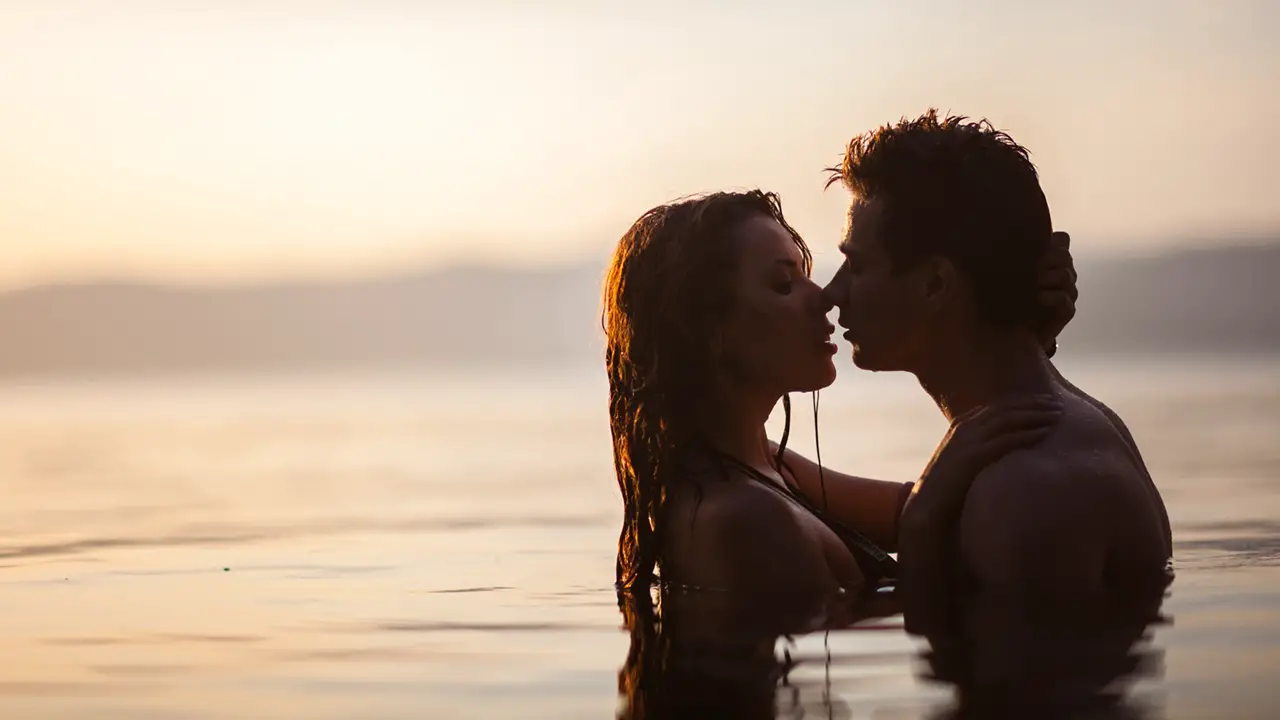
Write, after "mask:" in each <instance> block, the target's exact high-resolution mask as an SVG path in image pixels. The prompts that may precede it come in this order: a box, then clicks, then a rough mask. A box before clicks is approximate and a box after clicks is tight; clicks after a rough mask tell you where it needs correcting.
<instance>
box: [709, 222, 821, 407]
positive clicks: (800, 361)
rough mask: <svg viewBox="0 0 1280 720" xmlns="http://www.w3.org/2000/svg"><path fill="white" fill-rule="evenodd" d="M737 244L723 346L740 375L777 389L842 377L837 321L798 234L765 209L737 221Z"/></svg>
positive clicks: (745, 382) (742, 382)
mask: <svg viewBox="0 0 1280 720" xmlns="http://www.w3.org/2000/svg"><path fill="white" fill-rule="evenodd" d="M734 248H735V251H736V267H735V268H734V277H733V278H732V279H731V281H730V288H731V289H732V292H733V293H734V298H733V302H732V305H731V310H730V312H729V317H728V318H727V320H726V322H725V324H724V327H723V328H722V331H721V336H720V346H719V350H720V356H721V359H722V362H723V363H724V365H725V367H726V370H727V371H728V373H729V375H730V377H731V378H732V380H733V382H734V383H735V384H736V385H739V386H748V387H752V388H760V389H761V390H762V391H764V392H769V393H777V394H782V393H785V392H810V391H813V390H818V389H821V388H824V387H826V386H828V385H830V384H831V383H832V382H834V381H835V379H836V368H835V364H834V363H833V362H832V356H833V355H834V354H835V352H836V346H835V345H834V344H832V342H831V333H832V332H833V331H834V330H835V328H834V327H833V326H832V325H831V323H830V322H828V321H827V317H826V311H827V309H828V306H827V305H826V304H825V301H824V299H823V297H822V289H821V288H820V287H818V285H817V284H815V283H814V282H813V281H812V280H810V279H809V278H808V277H806V276H805V273H804V265H803V262H804V259H803V256H802V255H801V253H800V248H798V247H796V244H795V241H794V240H792V238H791V235H790V234H789V233H788V232H787V230H786V229H785V228H783V227H782V225H780V224H778V222H777V221H775V220H774V219H773V218H771V217H768V216H766V215H759V216H756V217H753V218H751V219H748V220H746V221H744V222H743V223H741V224H740V225H738V226H737V228H735V230H734Z"/></svg>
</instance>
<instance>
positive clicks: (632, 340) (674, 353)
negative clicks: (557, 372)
mask: <svg viewBox="0 0 1280 720" xmlns="http://www.w3.org/2000/svg"><path fill="white" fill-rule="evenodd" d="M758 216H764V217H768V218H772V219H774V220H776V221H777V222H778V223H779V224H780V225H781V226H782V227H783V228H785V229H786V231H787V232H788V233H789V234H790V235H791V237H792V239H793V240H794V242H795V244H796V247H798V248H799V249H800V252H801V255H802V256H803V263H804V268H803V269H804V272H805V274H806V275H807V274H808V273H809V272H810V271H811V270H812V265H813V261H812V256H811V255H810V253H809V248H808V247H807V246H806V245H805V243H804V240H802V239H801V238H800V235H799V234H798V233H796V232H795V230H793V229H792V228H791V226H790V225H789V224H787V222H786V220H785V219H784V218H783V215H782V203H781V201H780V200H779V199H778V197H777V195H775V194H773V193H767V192H763V191H760V190H750V191H745V192H717V193H711V194H707V195H699V196H695V197H691V198H686V199H683V200H680V201H677V202H674V203H671V204H667V205H660V206H658V207H655V208H653V209H652V210H650V211H648V212H646V213H645V214H644V215H642V216H641V217H640V219H638V220H636V222H635V224H633V225H632V226H631V228H630V229H629V230H628V231H627V232H626V234H625V235H623V236H622V239H621V240H619V242H618V246H617V249H616V250H615V251H614V254H613V260H612V262H611V263H610V266H609V271H608V273H607V275H606V278H605V283H604V309H603V313H602V324H603V326H604V332H605V340H606V346H605V367H606V369H607V371H608V375H609V423H610V430H611V432H612V435H613V462H614V470H615V472H616V473H617V477H618V489H619V490H620V491H621V493H622V500H623V505H624V508H623V518H622V531H621V533H620V535H619V538H618V561H617V583H618V586H619V587H620V588H632V587H648V586H649V585H650V584H652V582H653V580H654V570H655V566H660V564H661V563H660V557H659V556H660V554H661V542H662V527H663V514H664V507H665V504H666V499H667V496H668V493H669V491H670V490H671V489H672V487H673V485H674V484H675V483H677V482H680V478H681V468H682V466H683V465H684V464H685V463H686V462H687V461H688V460H689V459H691V457H692V453H693V452H696V450H697V440H698V438H697V428H696V420H695V417H696V416H695V409H696V408H697V407H698V406H699V405H700V404H702V403H703V402H704V401H705V400H706V399H707V398H706V393H707V392H708V389H709V388H710V387H711V386H712V385H713V380H714V378H715V376H716V374H717V373H719V372H721V371H722V365H721V363H720V357H719V354H718V351H717V343H718V340H717V338H718V336H719V332H720V328H721V327H722V325H723V323H724V321H725V319H726V318H727V317H728V314H729V311H730V310H731V309H732V306H733V293H734V291H733V286H732V278H733V274H734V270H735V269H736V262H735V260H736V257H737V254H738V250H737V248H736V247H735V237H734V230H735V229H736V228H737V227H738V226H739V225H741V223H742V222H744V221H746V220H748V219H751V218H753V217H758Z"/></svg>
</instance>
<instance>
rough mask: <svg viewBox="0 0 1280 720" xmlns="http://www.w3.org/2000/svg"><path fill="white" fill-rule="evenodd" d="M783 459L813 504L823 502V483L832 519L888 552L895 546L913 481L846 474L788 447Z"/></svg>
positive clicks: (893, 550) (801, 490)
mask: <svg viewBox="0 0 1280 720" xmlns="http://www.w3.org/2000/svg"><path fill="white" fill-rule="evenodd" d="M769 446H770V451H771V452H773V453H776V452H777V451H778V446H777V443H773V442H770V443H769ZM783 461H784V462H785V463H786V466H787V468H788V469H790V470H791V473H792V475H793V476H794V477H795V481H796V485H798V486H799V487H800V492H802V493H804V495H805V497H807V498H808V499H809V501H810V502H812V503H813V504H814V505H815V506H817V507H819V508H821V507H824V505H823V502H824V501H823V486H824V485H825V486H826V499H825V502H826V505H825V507H826V508H827V509H828V511H829V512H830V513H831V516H832V517H834V518H835V519H837V520H839V521H840V522H843V523H845V524H847V525H849V526H851V527H852V528H854V529H855V530H857V531H858V532H860V533H862V534H863V535H866V536H867V538H868V539H869V540H871V541H872V542H874V543H875V544H877V545H879V546H880V547H881V548H883V549H884V550H885V551H887V552H895V551H896V550H897V549H898V518H899V517H900V516H901V514H902V507H903V505H904V504H905V503H906V500H907V493H908V492H909V491H910V487H911V486H912V485H914V483H901V482H893V481H890V480H872V479H870V478H864V477H858V476H856V475H846V474H845V473H842V472H838V471H836V470H832V469H831V468H829V467H823V468H822V469H821V475H819V469H818V464H817V463H815V462H813V461H812V460H809V459H808V458H806V457H804V456H803V455H801V454H799V453H797V452H794V451H792V450H790V449H788V450H787V451H786V453H785V454H784V455H783Z"/></svg>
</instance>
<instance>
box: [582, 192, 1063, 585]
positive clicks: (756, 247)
mask: <svg viewBox="0 0 1280 720" xmlns="http://www.w3.org/2000/svg"><path fill="white" fill-rule="evenodd" d="M1059 264H1060V265H1062V263H1059ZM1064 268H1065V271H1066V272H1065V274H1064V273H1062V272H1061V271H1062V270H1063V269H1064ZM811 269H812V258H811V256H810V253H809V250H808V248H807V247H806V246H805V243H804V241H803V240H802V239H801V238H800V236H799V235H798V234H797V233H796V232H795V231H794V230H793V229H792V228H791V227H790V225H788V224H787V222H786V220H785V218H784V217H783V215H782V209H781V205H780V203H779V201H778V198H777V197H776V196H775V195H773V194H770V193H764V192H761V191H751V192H734V193H729V192H725V193H714V194H710V195H705V196H700V197H695V198H692V199H687V200H684V201H681V202H677V203H674V204H670V205H663V206H660V207H657V208H654V209H652V210H650V211H649V212H647V213H645V214H644V215H643V216H642V217H641V218H640V219H639V220H637V221H636V222H635V224H634V225H633V226H632V227H631V229H630V230H628V232H627V233H626V234H625V235H624V236H623V237H622V239H621V240H620V241H619V243H618V247H617V249H616V251H615V254H614V257H613V262H612V264H611V266H610V269H609V272H608V275H607V278H606V281H605V289H604V312H603V324H604V329H605V333H606V337H607V348H606V366H607V370H608V375H609V386H610V389H609V414H610V423H611V430H612V435H613V443H614V448H613V449H614V464H615V470H616V473H617V477H618V483H619V488H620V489H621V492H622V496H623V500H624V505H625V509H624V517H623V526H622V532H621V535H620V538H619V543H618V559H617V582H618V585H619V587H620V588H648V587H649V586H650V584H651V582H652V581H653V580H654V579H655V570H656V571H658V573H659V574H660V576H661V579H662V580H663V582H664V584H672V583H675V584H678V585H680V586H686V587H714V588H730V589H734V590H740V591H757V592H763V593H770V594H780V593H785V594H787V595H789V596H793V597H804V598H821V597H825V596H828V595H829V594H830V593H833V592H837V591H840V590H844V591H850V592H855V593H856V592H858V591H860V590H863V589H864V588H871V587H874V586H875V585H877V584H880V583H882V582H883V581H885V580H887V579H891V578H892V577H893V576H894V575H895V571H896V565H895V562H894V560H893V559H892V558H891V557H889V556H888V555H887V554H886V551H892V550H893V549H894V548H895V547H896V545H897V534H898V528H899V518H900V517H901V515H902V513H903V510H904V507H905V506H906V504H907V498H908V496H909V495H910V494H911V489H912V488H913V487H917V488H918V490H917V492H916V494H915V499H913V500H912V502H911V505H912V507H913V508H915V509H913V510H912V512H913V513H917V514H918V513H924V512H928V513H936V516H937V517H945V516H947V515H948V514H954V512H956V511H958V503H959V502H960V500H962V498H963V492H964V490H965V487H966V485H967V483H968V482H969V481H970V480H971V478H972V476H973V474H974V473H975V472H976V470H977V469H978V468H980V467H982V466H983V465H985V464H987V463H989V462H990V461H992V460H994V459H996V458H998V457H999V456H1000V455H1002V454H1004V453H1005V452H1007V451H1008V450H1010V449H1012V448H1013V447H1017V446H1018V445H1020V444H1027V443H1030V442H1034V441H1035V440H1037V439H1039V438H1040V437H1042V436H1043V433H1044V432H1046V431H1047V428H1048V426H1049V424H1050V423H1052V421H1053V419H1054V418H1055V417H1056V412H1057V409H1056V407H1055V406H1053V405H1052V403H1050V402H1048V401H1031V402H1023V403H1021V404H1020V405H1018V406H1010V407H1008V408H1004V409H1002V410H989V411H984V412H983V413H981V414H980V415H978V416H977V417H975V418H970V419H966V420H965V421H964V422H961V423H959V424H958V425H957V426H956V427H955V428H954V429H953V432H952V434H951V437H950V438H949V441H948V442H947V443H946V447H945V448H944V451H943V452H940V453H939V455H938V456H936V457H935V459H934V461H933V462H932V463H931V465H930V468H929V470H928V472H927V473H926V476H925V477H924V478H923V482H921V483H919V484H918V485H917V484H915V483H896V482H883V481H875V480H866V479H861V478H856V477H852V476H847V475H842V474H839V473H834V472H830V471H827V472H825V473H824V474H822V475H820V473H819V471H818V468H817V467H816V466H815V465H813V464H812V463H809V462H808V461H807V460H804V459H803V458H800V457H799V456H796V455H794V454H792V453H787V452H785V449H784V448H779V447H778V446H776V445H773V444H771V443H770V442H769V440H768V438H767V437H766V435H765V421H766V420H767V418H768V417H769V415H770V413H771V412H772V411H773V409H774V407H775V405H776V404H777V402H778V401H779V399H784V400H785V398H786V395H787V393H790V392H812V391H816V390H819V389H821V388H824V387H826V386H827V385H829V384H831V383H832V382H833V381H834V380H835V376H836V371H835V366H834V364H833V362H832V356H833V354H834V353H835V352H836V346H835V345H834V344H832V343H831V341H830V340H831V333H832V331H833V329H834V328H833V327H832V326H831V324H830V323H829V322H828V321H827V319H826V312H827V310H828V306H827V304H826V302H825V301H824V300H823V298H822V296H821V293H820V288H819V287H818V285H816V284H815V283H814V282H813V281H812V280H811V279H810V277H809V274H810V271H811ZM1057 271H1058V272H1057V275H1059V276H1060V279H1059V282H1058V285H1059V286H1061V287H1062V288H1063V292H1064V293H1066V294H1067V295H1068V296H1070V295H1071V294H1072V293H1074V273H1072V272H1070V257H1069V255H1067V256H1066V261H1065V265H1064V266H1063V267H1060V268H1058V269H1057ZM1063 281H1065V282H1063ZM1059 294H1060V295H1061V294H1062V293H1059ZM1066 306H1067V307H1066V309H1065V311H1064V312H1060V313H1059V316H1060V317H1063V316H1065V318H1069V317H1070V311H1071V309H1072V308H1073V307H1074V306H1073V304H1072V303H1071V302H1067V303H1066ZM1062 324H1065V319H1062V320H1061V323H1060V324H1058V327H1057V328H1053V329H1052V332H1051V334H1052V335H1056V330H1058V329H1060V328H1061V325H1062ZM784 442H785V435H784ZM823 475H825V477H824V476H823ZM932 516H933V515H931V517H932Z"/></svg>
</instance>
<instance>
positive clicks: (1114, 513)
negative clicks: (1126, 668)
mask: <svg viewBox="0 0 1280 720" xmlns="http://www.w3.org/2000/svg"><path fill="white" fill-rule="evenodd" d="M1056 391H1057V393H1058V394H1059V396H1060V397H1061V398H1062V400H1063V402H1064V413H1063V417H1062V420H1061V421H1060V423H1059V426H1058V427H1057V428H1056V429H1055V430H1054V432H1053V433H1052V434H1051V435H1050V436H1049V437H1048V438H1046V439H1045V440H1044V441H1042V442H1041V443H1039V444H1038V445H1036V446H1035V447H1034V448H1030V449H1027V450H1019V451H1015V452H1013V453H1011V454H1009V455H1008V456H1006V457H1005V458H1004V459H1002V460H1000V461H999V462H997V463H995V464H994V465H992V466H990V467H988V468H987V469H985V470H984V471H983V472H982V473H980V474H979V476H978V478H977V479H976V480H975V481H974V484H973V487H972V488H971V489H970V491H969V495H968V498H967V500H966V503H965V507H964V511H963V513H962V515H961V520H960V537H959V541H960V547H959V556H960V568H959V571H960V577H961V578H962V582H961V586H960V589H959V592H958V595H957V601H958V611H959V616H958V618H957V619H958V620H959V635H958V636H957V638H955V640H956V641H958V642H959V643H960V645H962V646H963V648H964V650H963V654H964V656H965V658H964V663H965V665H966V666H967V669H966V672H967V673H968V674H970V678H969V681H970V682H973V683H976V684H978V685H986V686H998V685H1004V684H1007V683H1009V682H1017V683H1020V684H1022V685H1025V686H1028V687H1040V688H1041V689H1042V690H1043V691H1044V692H1046V693H1049V692H1050V690H1049V687H1050V686H1054V687H1055V688H1056V689H1054V690H1053V691H1052V692H1053V693H1060V692H1065V691H1063V690H1062V687H1060V686H1061V685H1062V684H1063V683H1066V685H1070V686H1072V687H1076V688H1077V689H1078V690H1079V689H1081V688H1080V686H1081V684H1082V683H1083V684H1105V680H1106V678H1094V679H1093V680H1089V681H1086V680H1085V679H1084V678H1083V677H1078V676H1077V677H1072V675H1073V673H1074V674H1076V675H1079V674H1080V673H1099V672H1101V673H1103V674H1106V672H1107V671H1105V670H1103V668H1104V667H1108V666H1110V664H1111V663H1110V662H1108V660H1107V658H1106V657H1103V656H1105V655H1110V656H1114V657H1113V659H1114V660H1115V661H1116V662H1122V661H1123V660H1124V658H1127V657H1128V650H1129V649H1130V648H1131V646H1132V645H1133V642H1134V641H1135V640H1136V639H1137V638H1138V637H1140V636H1141V634H1142V632H1143V631H1144V630H1145V629H1146V627H1147V625H1148V624H1149V623H1151V622H1152V621H1153V620H1154V618H1155V616H1156V615H1157V614H1158V608H1159V605H1160V601H1161V600H1162V598H1163V594H1164V590H1165V587H1166V586H1167V584H1168V580H1169V576H1168V573H1167V572H1166V567H1167V563H1168V561H1169V558H1170V557H1171V552H1172V548H1171V538H1170V535H1169V530H1168V519H1167V514H1166V512H1165V508H1164V504H1163V502H1162V500H1161V498H1160V495H1159V492H1158V491H1157V490H1156V488H1155V486H1154V484H1153V483H1152V481H1151V478H1150V476H1149V475H1148V473H1147V471H1146V468H1145V466H1144V464H1143V462H1142V458H1141V455H1140V454H1139V453H1138V450H1137V447H1136V446H1135V445H1134V443H1133V442H1132V438H1131V436H1130V435H1129V433H1128V431H1127V429H1125V428H1124V426H1123V422H1122V421H1120V420H1119V418H1118V417H1117V416H1115V414H1114V413H1112V412H1111V411H1110V410H1109V409H1107V408H1106V407H1105V406H1103V405H1102V404H1101V403H1098V402H1097V401H1096V400H1094V399H1093V398H1090V397H1089V396H1087V395H1085V394H1084V393H1082V392H1080V391H1079V390H1078V389H1076V388H1075V387H1074V386H1072V385H1070V383H1067V382H1065V381H1063V382H1061V383H1057V384H1056ZM1113 674H1114V673H1113Z"/></svg>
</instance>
